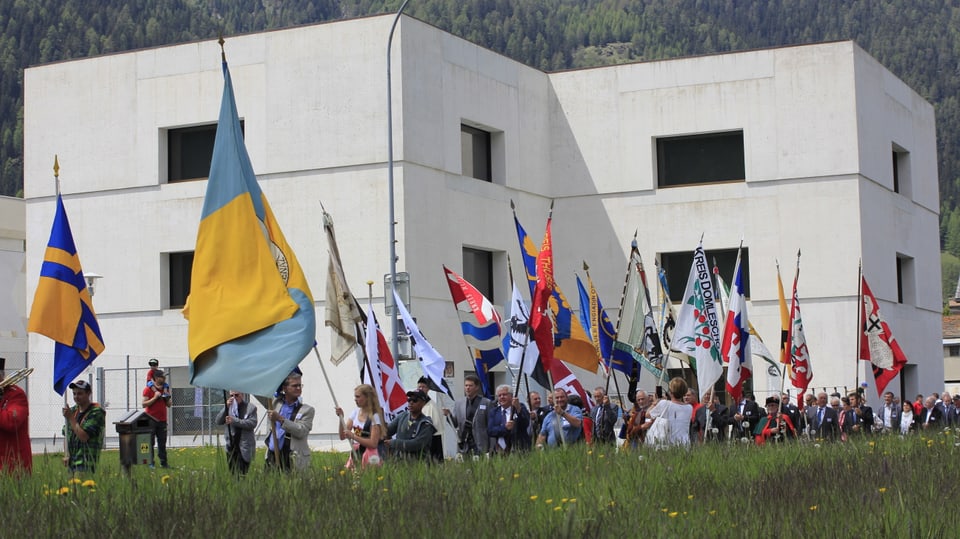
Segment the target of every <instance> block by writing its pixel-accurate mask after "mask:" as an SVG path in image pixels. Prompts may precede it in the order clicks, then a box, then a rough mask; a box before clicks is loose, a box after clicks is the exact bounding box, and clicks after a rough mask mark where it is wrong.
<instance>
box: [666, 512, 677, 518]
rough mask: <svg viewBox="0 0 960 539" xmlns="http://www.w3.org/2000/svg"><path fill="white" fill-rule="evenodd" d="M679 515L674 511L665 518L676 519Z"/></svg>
mask: <svg viewBox="0 0 960 539" xmlns="http://www.w3.org/2000/svg"><path fill="white" fill-rule="evenodd" d="M679 514H680V513H678V512H676V511H674V512H672V513H669V514H668V515H667V516H669V517H670V518H676V517H677V515H679Z"/></svg>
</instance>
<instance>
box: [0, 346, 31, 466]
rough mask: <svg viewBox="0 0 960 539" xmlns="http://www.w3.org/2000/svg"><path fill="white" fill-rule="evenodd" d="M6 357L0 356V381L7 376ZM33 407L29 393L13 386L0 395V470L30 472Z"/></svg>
mask: <svg viewBox="0 0 960 539" xmlns="http://www.w3.org/2000/svg"><path fill="white" fill-rule="evenodd" d="M5 363H6V359H4V358H2V357H0V380H3V379H4V378H6V372H5V371H4V367H5ZM29 416H30V407H29V404H28V402H27V394H26V393H24V392H23V390H22V389H20V388H19V387H18V386H15V385H11V386H7V387H6V388H5V389H3V393H2V394H0V470H2V471H6V472H12V473H21V472H26V473H30V471H31V469H32V468H33V453H32V451H31V449H30V425H29V423H28V419H29Z"/></svg>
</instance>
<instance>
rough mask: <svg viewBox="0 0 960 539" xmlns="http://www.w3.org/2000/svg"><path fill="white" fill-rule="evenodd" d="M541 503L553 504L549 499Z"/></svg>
mask: <svg viewBox="0 0 960 539" xmlns="http://www.w3.org/2000/svg"><path fill="white" fill-rule="evenodd" d="M543 503H546V504H551V503H553V498H550V499H548V500H547V501H545V502H543Z"/></svg>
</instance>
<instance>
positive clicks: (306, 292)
mask: <svg viewBox="0 0 960 539" xmlns="http://www.w3.org/2000/svg"><path fill="white" fill-rule="evenodd" d="M223 79H224V80H223V100H222V102H221V104H220V119H219V123H218V124H217V135H216V139H215V141H214V146H213V159H212V160H211V163H210V177H209V180H208V182H207V193H206V196H205V198H204V201H203V213H202V216H201V220H200V227H199V229H198V231H197V247H196V250H195V252H194V259H193V268H192V272H191V276H190V287H191V290H190V295H189V297H188V298H187V305H186V306H185V307H184V309H183V314H184V317H186V318H187V320H188V321H189V324H188V330H187V332H188V334H187V337H188V346H189V351H190V359H191V363H190V368H191V383H193V384H194V385H197V386H203V387H215V388H221V389H237V390H240V391H245V392H249V393H253V394H254V395H272V394H273V392H274V390H275V389H276V387H277V386H278V385H279V384H280V383H281V382H282V381H283V379H284V378H285V377H286V376H287V374H289V373H290V371H292V370H293V369H294V368H295V367H296V366H297V364H299V363H300V361H301V360H302V359H303V358H304V357H305V356H306V355H307V353H308V352H309V351H310V348H311V347H312V346H313V344H314V339H315V334H316V314H315V312H314V307H313V296H312V295H311V293H310V287H309V286H307V281H306V278H305V277H304V274H303V270H302V268H301V267H300V264H299V262H297V258H296V256H295V255H294V253H293V250H292V249H291V248H290V246H289V245H288V244H287V242H286V239H285V238H284V236H283V232H281V231H280V226H279V225H278V224H277V221H276V219H275V218H274V216H273V212H272V211H271V210H270V205H269V204H268V203H267V199H266V197H265V196H264V195H263V192H262V191H261V190H260V186H259V185H258V184H257V178H256V175H255V174H254V172H253V165H251V163H250V158H249V156H248V155H247V149H246V146H245V145H244V141H243V133H242V131H241V130H240V119H239V115H238V113H237V104H236V100H235V98H234V94H233V82H232V81H231V78H230V70H229V69H228V67H227V63H226V62H224V63H223Z"/></svg>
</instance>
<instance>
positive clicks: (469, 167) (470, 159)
mask: <svg viewBox="0 0 960 539" xmlns="http://www.w3.org/2000/svg"><path fill="white" fill-rule="evenodd" d="M460 158H461V172H460V173H461V174H462V175H464V176H468V177H470V178H476V179H478V180H483V181H487V182H489V181H493V176H492V174H491V163H490V133H488V132H486V131H481V130H480V129H477V128H475V127H470V126H469V125H463V124H461V125H460Z"/></svg>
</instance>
